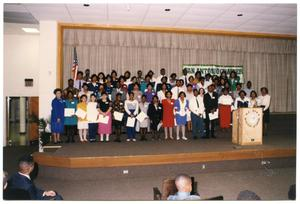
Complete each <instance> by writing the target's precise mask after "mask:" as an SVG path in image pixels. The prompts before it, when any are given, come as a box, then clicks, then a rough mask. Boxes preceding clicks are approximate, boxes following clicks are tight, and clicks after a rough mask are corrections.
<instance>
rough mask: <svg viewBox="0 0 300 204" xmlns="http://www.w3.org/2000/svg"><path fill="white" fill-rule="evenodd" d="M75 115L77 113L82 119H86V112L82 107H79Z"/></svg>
mask: <svg viewBox="0 0 300 204" xmlns="http://www.w3.org/2000/svg"><path fill="white" fill-rule="evenodd" d="M75 115H77V117H79V118H81V119H85V116H86V112H85V111H84V110H82V109H81V108H78V109H77V111H76V113H75Z"/></svg>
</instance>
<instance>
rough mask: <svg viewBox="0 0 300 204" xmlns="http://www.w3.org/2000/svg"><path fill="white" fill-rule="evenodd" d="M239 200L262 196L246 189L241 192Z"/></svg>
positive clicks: (256, 198)
mask: <svg viewBox="0 0 300 204" xmlns="http://www.w3.org/2000/svg"><path fill="white" fill-rule="evenodd" d="M237 200H261V198H260V197H259V196H258V195H257V194H256V193H254V192H253V191H249V190H245V191H241V192H240V193H239V195H238V197H237Z"/></svg>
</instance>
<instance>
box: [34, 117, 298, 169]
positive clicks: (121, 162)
mask: <svg viewBox="0 0 300 204" xmlns="http://www.w3.org/2000/svg"><path fill="white" fill-rule="evenodd" d="M161 137H163V132H161ZM125 138H126V135H123V136H122V142H121V143H115V142H112V140H113V139H114V136H111V138H110V139H111V141H110V142H105V143H100V142H97V143H83V144H82V143H68V144H62V147H61V148H59V149H57V150H56V151H51V152H44V153H34V159H35V161H36V162H37V163H38V164H39V165H42V166H48V167H63V168H101V167H124V166H147V165H162V164H189V163H190V164H192V163H201V162H216V161H233V160H249V159H266V158H285V157H295V156H296V121H295V115H273V116H272V124H271V126H270V129H269V131H268V135H267V136H265V137H264V138H263V145H256V146H238V145H234V144H232V142H231V131H227V132H222V131H220V130H218V131H217V139H212V138H210V139H197V140H194V139H192V138H191V133H188V138H189V140H187V141H183V140H179V141H176V140H164V139H162V140H161V141H152V140H151V139H150V135H148V139H149V140H148V141H139V140H138V141H137V142H126V141H125ZM137 138H138V139H139V136H137Z"/></svg>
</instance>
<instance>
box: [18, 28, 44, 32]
mask: <svg viewBox="0 0 300 204" xmlns="http://www.w3.org/2000/svg"><path fill="white" fill-rule="evenodd" d="M22 30H23V31H25V32H26V33H39V32H40V31H39V30H38V29H36V28H22Z"/></svg>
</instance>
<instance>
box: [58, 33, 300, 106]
mask: <svg viewBox="0 0 300 204" xmlns="http://www.w3.org/2000/svg"><path fill="white" fill-rule="evenodd" d="M63 39H64V42H63V46H64V47H63V56H64V58H63V59H64V62H63V70H64V85H65V86H66V83H67V79H68V78H70V76H71V67H72V62H73V46H74V44H76V47H77V54H78V63H79V69H80V70H84V69H86V68H90V69H91V71H92V73H99V72H101V71H102V72H104V73H110V72H111V70H112V69H115V70H117V72H118V74H119V75H120V74H121V73H124V71H126V70H130V71H131V72H132V73H134V74H135V73H136V71H137V70H138V69H142V70H144V72H147V71H148V70H149V69H152V70H153V71H154V72H155V73H157V74H158V73H159V69H160V68H162V67H164V68H166V70H167V73H168V74H171V73H172V72H175V73H177V74H179V75H180V74H181V67H182V64H220V65H243V66H244V72H245V81H247V80H251V81H252V83H253V88H254V89H256V90H257V91H259V88H260V87H262V86H266V87H268V88H269V92H270V95H271V97H272V102H271V111H272V112H294V111H296V66H297V65H296V44H297V43H296V40H285V39H268V38H249V37H235V36H217V35H196V34H180V33H159V32H135V31H116V30H84V29H82V30H80V29H78V30H77V29H65V30H64V38H63Z"/></svg>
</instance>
